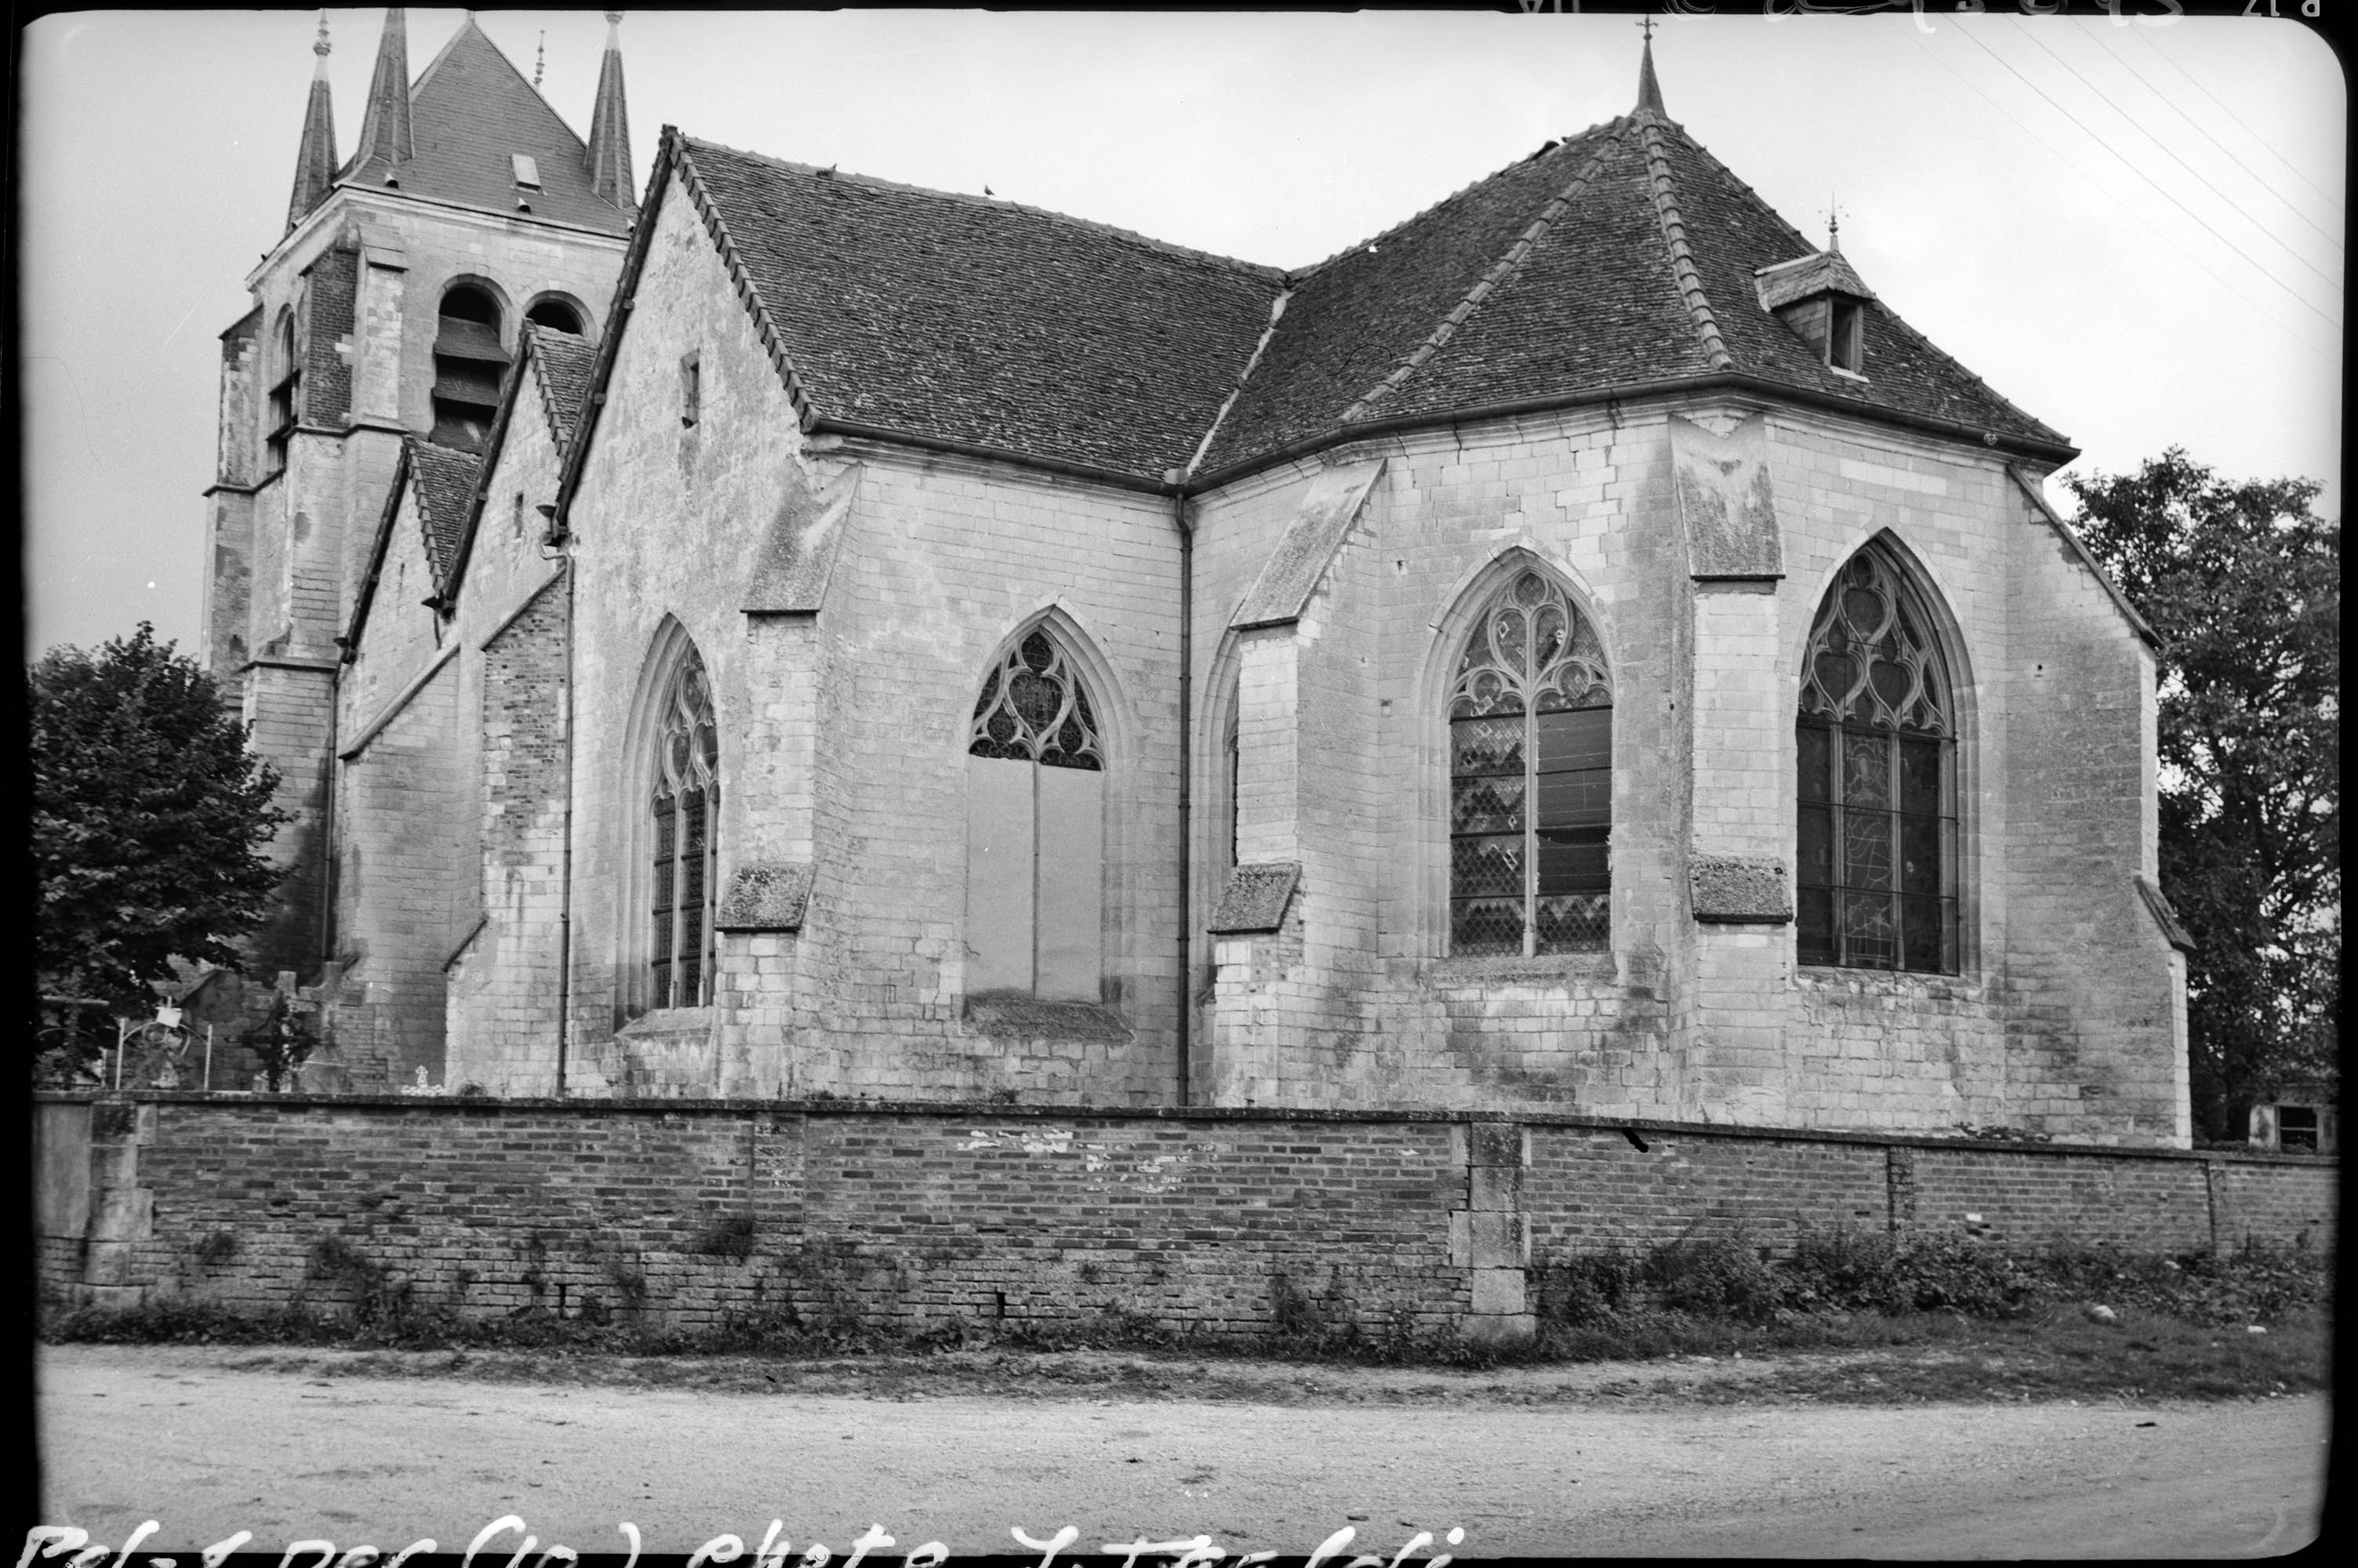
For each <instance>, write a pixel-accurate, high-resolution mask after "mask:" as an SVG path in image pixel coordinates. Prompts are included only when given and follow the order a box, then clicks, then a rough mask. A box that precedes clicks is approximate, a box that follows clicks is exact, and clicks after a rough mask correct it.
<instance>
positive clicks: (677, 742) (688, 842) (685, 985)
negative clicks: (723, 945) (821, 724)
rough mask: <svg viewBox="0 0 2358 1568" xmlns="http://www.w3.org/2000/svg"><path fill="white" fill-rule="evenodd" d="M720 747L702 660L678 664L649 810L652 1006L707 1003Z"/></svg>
mask: <svg viewBox="0 0 2358 1568" xmlns="http://www.w3.org/2000/svg"><path fill="white" fill-rule="evenodd" d="M719 762H720V746H719V733H718V731H717V730H716V729H715V727H714V725H713V719H712V688H711V683H710V682H708V680H707V679H706V678H705V674H704V661H703V660H701V659H699V658H698V657H697V655H696V654H695V653H694V652H692V651H691V652H690V653H689V654H688V655H687V658H685V659H684V660H682V661H681V662H680V666H679V669H678V671H677V672H676V674H674V675H673V676H672V680H671V685H670V687H669V688H668V690H667V691H666V692H665V697H664V701H663V705H662V707H661V708H660V709H659V713H658V729H657V731H656V736H655V766H654V800H653V806H654V930H653V945H652V946H651V948H650V952H651V954H652V965H653V969H654V992H653V995H652V997H651V999H650V1000H651V1004H652V1005H653V1006H655V1007H702V1006H704V1005H706V1004H707V1003H708V1002H709V1001H710V1000H712V979H713V977H712V948H713V934H712V920H713V913H714V903H715V901H716V898H717V896H718V892H719V833H718V832H717V831H716V829H717V827H718V826H719V814H720V773H719Z"/></svg>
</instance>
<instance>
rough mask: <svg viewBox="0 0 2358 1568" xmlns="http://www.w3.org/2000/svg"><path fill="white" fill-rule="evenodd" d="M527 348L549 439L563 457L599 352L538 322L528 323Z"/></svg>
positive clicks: (579, 340) (581, 340)
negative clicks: (537, 378)
mask: <svg viewBox="0 0 2358 1568" xmlns="http://www.w3.org/2000/svg"><path fill="white" fill-rule="evenodd" d="M524 335H525V355H526V357H527V358H528V359H530V361H531V362H532V367H533V370H534V372H535V373H536V374H537V375H538V377H539V383H538V384H539V387H540V406H541V411H542V413H543V414H545V415H546V416H547V419H548V438H549V440H550V441H551V442H552V443H553V444H554V445H555V446H556V448H557V455H558V456H560V457H561V456H563V455H564V453H565V449H566V446H567V444H568V442H570V441H571V440H572V438H573V427H574V425H575V423H576V422H577V421H578V420H579V418H580V416H581V400H582V398H584V397H586V396H587V395H589V392H590V372H591V370H592V369H594V368H595V367H596V365H597V362H598V351H597V350H596V349H594V348H591V347H590V343H589V342H588V341H587V340H585V339H581V338H577V337H575V336H574V335H573V334H572V333H570V332H559V331H557V330H554V329H552V328H548V327H543V326H541V325H539V324H538V323H536V322H531V321H527V322H525V333H524Z"/></svg>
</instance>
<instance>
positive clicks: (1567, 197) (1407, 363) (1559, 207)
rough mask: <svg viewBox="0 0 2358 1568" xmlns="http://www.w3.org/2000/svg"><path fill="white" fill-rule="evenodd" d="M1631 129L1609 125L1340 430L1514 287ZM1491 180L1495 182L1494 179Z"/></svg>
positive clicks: (1345, 415)
mask: <svg viewBox="0 0 2358 1568" xmlns="http://www.w3.org/2000/svg"><path fill="white" fill-rule="evenodd" d="M1627 124H1628V122H1627V121H1626V120H1616V121H1613V122H1611V124H1610V127H1609V129H1608V130H1607V132H1606V135H1605V136H1604V138H1603V139H1602V140H1601V141H1599V142H1598V143H1597V144H1595V146H1592V147H1591V148H1590V149H1589V152H1588V157H1587V159H1586V160H1585V162H1583V163H1582V164H1581V166H1580V168H1579V171H1578V172H1577V173H1575V174H1574V176H1573V177H1572V181H1571V183H1570V184H1568V185H1566V186H1564V188H1563V189H1561V190H1559V191H1557V192H1556V193H1555V194H1554V195H1553V196H1552V197H1550V198H1549V199H1548V200H1547V202H1546V204H1545V205H1543V206H1542V207H1541V209H1540V211H1539V216H1538V217H1536V218H1533V219H1532V220H1531V222H1530V223H1529V224H1527V225H1525V227H1524V229H1523V232H1521V233H1520V234H1519V235H1517V236H1516V238H1515V240H1514V243H1511V244H1509V246H1508V247H1507V251H1506V254H1504V255H1502V256H1500V257H1499V258H1498V260H1497V261H1495V262H1493V263H1492V264H1491V265H1490V270H1489V271H1487V272H1486V273H1484V274H1483V275H1482V276H1481V277H1480V278H1479V279H1477V280H1476V282H1475V284H1474V287H1471V288H1469V289H1467V290H1466V296H1465V297H1464V298H1462V299H1460V300H1459V301H1458V302H1457V304H1456V305H1455V307H1454V308H1452V309H1451V310H1450V312H1449V314H1448V315H1446V316H1444V317H1443V318H1442V319H1441V322H1440V324H1439V325H1438V326H1436V327H1434V328H1433V330H1432V331H1431V332H1429V333H1427V334H1426V335H1425V339H1424V341H1423V342H1422V343H1419V344H1418V345H1417V346H1416V347H1415V348H1414V349H1412V350H1411V351H1409V352H1408V353H1407V354H1406V355H1405V356H1404V357H1403V358H1402V359H1401V362H1400V363H1399V364H1398V365H1397V366H1395V367H1394V368H1393V370H1392V372H1391V373H1390V375H1387V376H1385V377H1384V379H1383V380H1382V381H1380V382H1378V383H1377V384H1375V385H1374V386H1372V387H1369V388H1368V390H1367V391H1366V392H1364V393H1362V394H1360V395H1359V398H1358V401H1357V402H1355V403H1353V404H1352V405H1351V406H1349V407H1347V408H1346V409H1344V410H1343V412H1342V414H1341V415H1340V416H1338V417H1337V419H1336V423H1337V424H1341V425H1349V424H1351V423H1353V422H1354V421H1356V420H1359V419H1364V418H1366V417H1367V416H1368V412H1369V410H1370V409H1371V408H1372V407H1373V406H1374V405H1376V404H1378V403H1379V402H1381V401H1382V400H1383V399H1385V398H1387V397H1389V396H1390V395H1392V394H1393V393H1395V392H1397V391H1399V390H1400V388H1401V385H1402V384H1405V383H1406V382H1407V380H1408V379H1409V377H1411V376H1412V375H1414V374H1415V373H1417V372H1418V371H1420V370H1422V369H1423V368H1424V366H1425V365H1426V364H1427V363H1429V362H1431V361H1432V359H1433V356H1434V355H1435V354H1438V353H1439V352H1440V351H1442V349H1443V348H1444V346H1445V345H1446V344H1447V343H1448V341H1449V340H1450V339H1451V338H1453V337H1455V336H1456V334H1457V329H1458V328H1460V327H1462V326H1464V325H1465V324H1466V322H1467V321H1468V320H1469V319H1472V318H1473V315H1474V313H1475V312H1476V310H1479V309H1480V308H1482V306H1483V305H1484V304H1485V303H1486V302H1487V300H1488V299H1489V298H1490V297H1491V296H1492V295H1493V294H1495V293H1497V292H1498V290H1499V289H1501V288H1504V287H1506V286H1507V285H1508V284H1509V283H1511V282H1513V281H1514V279H1515V277H1516V276H1517V275H1518V274H1520V272H1521V271H1522V270H1523V264H1524V263H1525V262H1526V261H1528V260H1529V259H1530V257H1531V252H1532V251H1533V250H1534V249H1535V248H1537V246H1538V245H1539V243H1540V242H1541V240H1542V239H1544V238H1546V237H1547V232H1548V231H1549V230H1550V229H1552V228H1553V227H1554V226H1555V222H1556V220H1557V219H1559V218H1561V217H1563V214H1564V212H1565V211H1566V210H1568V209H1569V208H1570V207H1571V206H1572V204H1573V202H1574V201H1575V200H1578V199H1579V198H1580V196H1581V195H1582V194H1583V193H1584V192H1585V190H1586V189H1587V188H1588V184H1589V181H1590V180H1592V179H1594V178H1595V177H1596V172H1597V170H1598V169H1599V168H1603V167H1604V164H1605V160H1606V157H1609V156H1610V155H1611V154H1612V153H1613V152H1614V151H1615V150H1616V149H1617V148H1618V147H1619V146H1620V145H1621V137H1622V134H1623V132H1624V130H1625V129H1626V127H1627ZM1526 161H1529V160H1526ZM1508 167H1509V168H1513V167H1515V166H1514V165H1511V164H1510V165H1509V166H1508ZM1500 172H1501V173H1503V172H1505V171H1504V170H1501V171H1500ZM1491 178H1497V177H1496V176H1495V175H1494V176H1492V177H1491Z"/></svg>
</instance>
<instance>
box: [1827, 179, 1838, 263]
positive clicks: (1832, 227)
mask: <svg viewBox="0 0 2358 1568" xmlns="http://www.w3.org/2000/svg"><path fill="white" fill-rule="evenodd" d="M1826 249H1827V250H1829V251H1834V252H1839V251H1840V250H1841V249H1842V208H1841V206H1840V205H1838V204H1837V203H1836V202H1835V200H1834V197H1833V191H1831V190H1830V191H1828V192H1826Z"/></svg>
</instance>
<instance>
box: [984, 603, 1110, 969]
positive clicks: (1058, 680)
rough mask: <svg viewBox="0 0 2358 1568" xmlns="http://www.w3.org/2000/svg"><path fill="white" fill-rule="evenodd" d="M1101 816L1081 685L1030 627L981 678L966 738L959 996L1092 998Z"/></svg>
mask: <svg viewBox="0 0 2358 1568" xmlns="http://www.w3.org/2000/svg"><path fill="white" fill-rule="evenodd" d="M1105 813H1106V792H1105V752H1104V746H1103V742H1102V740H1101V738H1100V731H1099V730H1098V720H1097V716H1096V714H1095V712H1094V711H1093V710H1092V708H1091V707H1090V704H1089V696H1088V691H1087V687H1086V686H1085V685H1084V683H1083V680H1082V676H1081V672H1080V670H1079V668H1078V667H1077V665H1076V664H1075V663H1074V662H1073V660H1072V658H1071V655H1070V654H1067V653H1066V652H1065V647H1064V646H1063V644H1062V643H1060V642H1059V641H1058V640H1057V638H1056V637H1055V635H1053V634H1052V633H1050V632H1049V630H1048V629H1047V628H1046V627H1045V626H1035V627H1033V629H1032V630H1031V631H1030V632H1029V633H1026V634H1024V635H1023V636H1022V638H1020V639H1019V640H1018V641H1017V642H1016V644H1015V646H1014V647H1013V648H1011V650H1010V651H1009V652H1008V653H1007V654H1006V655H1005V656H1004V657H1002V658H1001V659H1000V660H999V661H998V663H997V664H996V665H994V666H993V667H992V668H991V670H990V673H989V674H988V675H987V676H985V677H984V680H983V684H982V693H981V696H980V697H978V698H977V699H976V701H975V705H974V713H973V716H972V721H971V723H970V726H969V728H968V742H967V906H966V907H967V922H966V951H967V966H966V987H967V993H968V995H969V996H972V995H978V994H981V993H985V992H990V991H1017V992H1022V993H1025V994H1028V995H1031V996H1034V997H1039V998H1043V999H1045V1000H1077V1001H1090V1002H1094V1001H1098V1000H1101V997H1100V987H1101V979H1102V975H1103V958H1104V946H1105V921H1104V914H1105Z"/></svg>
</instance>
